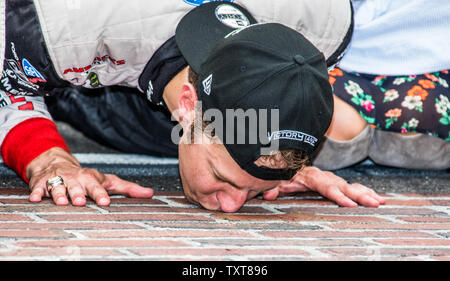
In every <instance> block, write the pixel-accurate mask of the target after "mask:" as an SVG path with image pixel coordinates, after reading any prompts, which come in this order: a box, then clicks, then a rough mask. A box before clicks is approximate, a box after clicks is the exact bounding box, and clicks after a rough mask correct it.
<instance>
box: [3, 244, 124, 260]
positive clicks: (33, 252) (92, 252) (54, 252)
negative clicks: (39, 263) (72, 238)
mask: <svg viewBox="0 0 450 281" xmlns="http://www.w3.org/2000/svg"><path fill="white" fill-rule="evenodd" d="M61 256H64V257H66V259H71V258H72V259H75V260H76V259H78V258H80V257H81V256H83V257H89V256H123V254H121V253H119V252H117V251H115V250H109V249H86V248H77V247H70V246H68V247H64V248H46V249H15V250H12V251H8V252H0V257H61Z"/></svg>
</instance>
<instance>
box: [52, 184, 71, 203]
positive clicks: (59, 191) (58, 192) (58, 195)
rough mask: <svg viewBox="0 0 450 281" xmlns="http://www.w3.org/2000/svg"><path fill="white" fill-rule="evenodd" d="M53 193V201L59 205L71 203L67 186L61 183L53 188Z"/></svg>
mask: <svg viewBox="0 0 450 281" xmlns="http://www.w3.org/2000/svg"><path fill="white" fill-rule="evenodd" d="M51 194H52V197H53V201H54V202H55V204H56V205H58V206H65V205H68V204H69V199H67V188H66V187H65V186H64V185H62V184H60V185H57V186H55V187H53V188H52V190H51Z"/></svg>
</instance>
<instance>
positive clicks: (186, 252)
mask: <svg viewBox="0 0 450 281" xmlns="http://www.w3.org/2000/svg"><path fill="white" fill-rule="evenodd" d="M132 251H133V252H135V253H136V254H138V255H142V256H242V255H250V256H254V255H257V256H258V257H259V256H287V255H292V256H310V254H309V253H307V252H305V251H302V250H298V249H251V248H247V249H246V248H225V249H223V248H207V249H201V248H200V249H199V248H182V249H139V248H138V249H132Z"/></svg>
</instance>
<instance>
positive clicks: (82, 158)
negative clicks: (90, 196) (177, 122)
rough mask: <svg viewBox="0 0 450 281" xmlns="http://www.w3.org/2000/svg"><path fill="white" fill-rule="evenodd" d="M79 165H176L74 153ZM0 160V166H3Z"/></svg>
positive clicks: (158, 160)
mask: <svg viewBox="0 0 450 281" xmlns="http://www.w3.org/2000/svg"><path fill="white" fill-rule="evenodd" d="M73 156H75V158H77V160H78V161H79V162H80V163H81V164H108V165H111V164H119V165H178V159H176V158H158V157H152V156H147V155H139V154H112V153H111V154H108V153H74V154H73ZM3 163H4V162H3V159H1V158H0V164H3Z"/></svg>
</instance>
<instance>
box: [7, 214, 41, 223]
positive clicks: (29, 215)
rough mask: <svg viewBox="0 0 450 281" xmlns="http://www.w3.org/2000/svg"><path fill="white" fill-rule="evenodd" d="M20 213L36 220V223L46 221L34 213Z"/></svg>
mask: <svg viewBox="0 0 450 281" xmlns="http://www.w3.org/2000/svg"><path fill="white" fill-rule="evenodd" d="M22 215H23V216H25V217H28V218H30V219H32V220H33V222H37V223H47V222H48V221H47V220H46V219H43V218H41V217H40V216H38V215H37V214H35V213H23V214H22ZM8 222H10V221H8Z"/></svg>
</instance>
